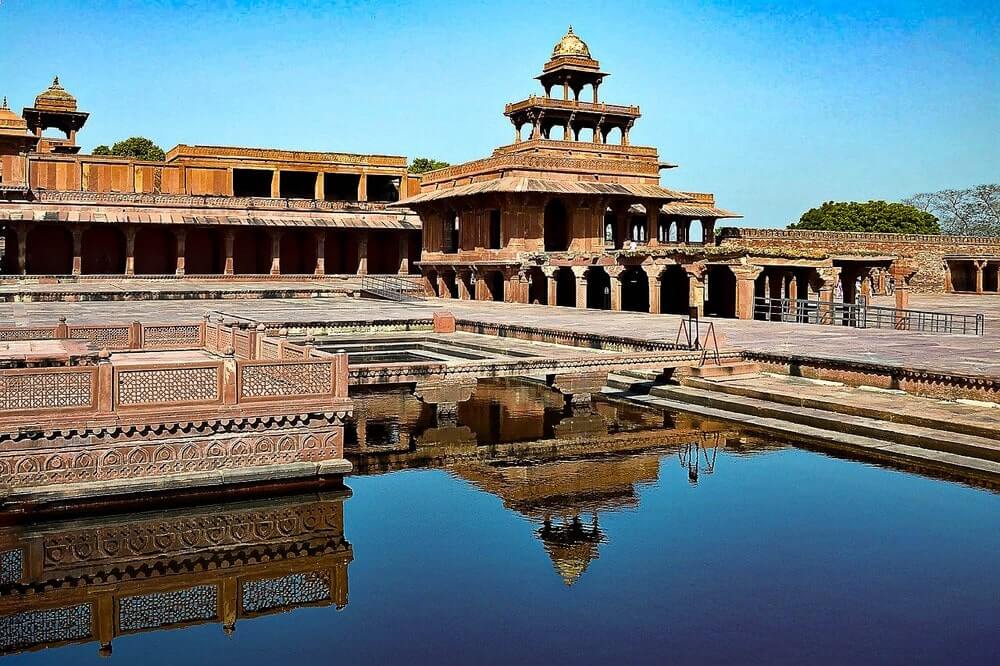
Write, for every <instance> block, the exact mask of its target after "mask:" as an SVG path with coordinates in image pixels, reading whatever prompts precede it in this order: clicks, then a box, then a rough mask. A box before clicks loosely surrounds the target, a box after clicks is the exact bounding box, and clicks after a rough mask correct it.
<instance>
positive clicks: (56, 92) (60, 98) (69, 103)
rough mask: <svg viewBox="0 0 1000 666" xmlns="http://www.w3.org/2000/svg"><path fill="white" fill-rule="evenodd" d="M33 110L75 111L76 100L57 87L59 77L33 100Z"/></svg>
mask: <svg viewBox="0 0 1000 666" xmlns="http://www.w3.org/2000/svg"><path fill="white" fill-rule="evenodd" d="M35 108H36V109H39V110H44V111H76V98H75V97H73V96H72V95H70V94H69V93H68V92H66V89H65V88H63V87H62V86H61V85H59V77H58V76H57V77H55V78H54V79H52V85H50V86H49V87H48V88H47V89H45V90H43V91H42V92H41V93H39V94H38V97H36V98H35Z"/></svg>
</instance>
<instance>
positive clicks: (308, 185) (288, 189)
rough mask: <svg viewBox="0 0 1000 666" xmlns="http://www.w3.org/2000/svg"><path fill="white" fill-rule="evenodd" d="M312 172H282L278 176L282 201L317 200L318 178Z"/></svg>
mask: <svg viewBox="0 0 1000 666" xmlns="http://www.w3.org/2000/svg"><path fill="white" fill-rule="evenodd" d="M317 175H318V174H315V173H313V172H311V171H282V172H280V173H279V174H278V179H279V180H278V182H279V186H280V188H281V198H282V199H315V198H316V176H317Z"/></svg>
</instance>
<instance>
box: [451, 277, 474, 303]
mask: <svg viewBox="0 0 1000 666" xmlns="http://www.w3.org/2000/svg"><path fill="white" fill-rule="evenodd" d="M471 276H472V271H470V270H462V271H459V272H457V273H456V274H455V280H456V281H457V282H458V298H459V299H460V300H463V301H468V300H471V299H472V294H470V293H469V278H470V277H471Z"/></svg>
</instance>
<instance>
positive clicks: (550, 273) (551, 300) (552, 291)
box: [542, 266, 559, 305]
mask: <svg viewBox="0 0 1000 666" xmlns="http://www.w3.org/2000/svg"><path fill="white" fill-rule="evenodd" d="M556 270H558V268H557V267H556V266H542V273H543V274H544V275H545V303H546V304H547V305H555V304H556V301H557V300H559V293H558V290H557V289H556V287H557V286H558V283H557V282H556Z"/></svg>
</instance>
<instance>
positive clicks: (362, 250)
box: [358, 231, 368, 275]
mask: <svg viewBox="0 0 1000 666" xmlns="http://www.w3.org/2000/svg"><path fill="white" fill-rule="evenodd" d="M358 275H368V232H367V231H362V232H360V233H359V234H358Z"/></svg>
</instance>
